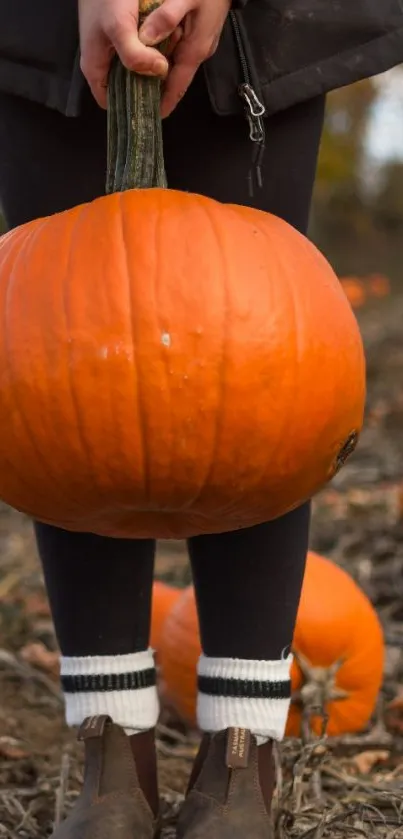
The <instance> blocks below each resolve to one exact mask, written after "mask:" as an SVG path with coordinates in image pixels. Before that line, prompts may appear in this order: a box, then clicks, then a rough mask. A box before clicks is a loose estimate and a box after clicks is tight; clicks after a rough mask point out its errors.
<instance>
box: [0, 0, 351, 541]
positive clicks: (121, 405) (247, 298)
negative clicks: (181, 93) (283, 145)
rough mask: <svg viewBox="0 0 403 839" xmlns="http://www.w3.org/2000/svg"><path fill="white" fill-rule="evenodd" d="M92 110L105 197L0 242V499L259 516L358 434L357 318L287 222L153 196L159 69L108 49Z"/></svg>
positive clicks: (322, 473) (79, 514)
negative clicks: (143, 72) (133, 63)
mask: <svg viewBox="0 0 403 839" xmlns="http://www.w3.org/2000/svg"><path fill="white" fill-rule="evenodd" d="M151 5H152V4H151ZM147 6H150V3H149V2H148V4H147V3H146V4H145V5H144V4H143V12H144V11H147V8H146V7H147ZM108 117H109V129H108V136H109V146H108V177H107V191H108V194H107V195H106V196H104V197H101V198H99V199H97V200H95V201H93V202H92V203H89V204H85V205H82V206H78V207H75V208H73V209H71V210H69V211H67V212H62V213H59V214H56V215H54V216H52V217H50V218H45V219H39V220H35V221H33V222H30V223H28V224H25V225H23V226H21V227H19V228H17V229H15V230H13V231H11V232H9V233H7V234H6V235H5V236H3V238H2V239H1V240H0V313H1V318H2V328H1V330H0V371H1V400H0V428H1V435H0V498H1V499H3V500H4V501H6V502H7V503H8V504H10V505H11V506H13V507H16V508H17V509H19V510H21V511H23V512H25V513H27V514H29V515H30V516H32V517H34V518H36V519H39V520H41V521H43V522H48V523H51V524H54V525H57V526H59V527H63V528H65V529H67V530H77V531H90V532H93V533H98V534H104V535H108V536H115V537H137V538H149V537H152V538H184V537H189V536H192V535H193V536H194V535H197V534H201V533H217V532H222V531H229V530H235V529H237V528H241V527H247V526H250V525H253V524H257V523H259V522H263V521H267V520H269V519H272V518H275V517H277V516H279V515H281V514H283V513H285V512H286V511H288V510H290V509H292V508H294V507H296V506H298V505H299V504H300V503H301V502H303V501H304V500H305V499H308V498H310V497H311V496H312V495H313V494H314V493H315V492H316V491H317V490H318V489H319V488H320V487H321V486H322V485H323V484H324V483H325V482H326V481H328V480H329V479H331V478H332V476H333V475H334V474H335V472H336V471H337V470H338V469H339V468H340V466H341V465H342V464H343V462H344V460H345V458H346V457H347V456H348V454H349V453H350V452H351V451H352V450H353V448H354V446H355V444H356V441H357V437H358V435H359V432H360V429H361V426H362V420H363V409H364V396H365V370H364V355H363V348H362V342H361V338H360V334H359V330H358V326H357V324H356V321H355V319H354V316H353V314H352V312H351V310H350V307H349V306H348V303H347V301H346V298H345V295H344V293H343V291H342V289H341V288H340V285H339V282H338V280H337V278H336V276H335V274H334V272H333V271H332V269H331V267H330V266H329V264H328V263H327V261H326V260H325V258H324V257H323V256H322V255H321V254H320V253H319V252H318V250H317V249H316V247H315V246H314V245H313V244H311V243H310V242H309V241H308V240H307V239H306V238H305V237H304V236H302V235H301V234H300V233H298V232H297V231H296V230H294V229H293V228H292V227H290V226H289V225H288V224H286V223H285V222H284V221H282V220H280V219H279V218H276V217H275V216H273V215H269V214H265V213H263V212H260V211H257V210H253V209H251V208H249V207H240V206H230V205H222V204H220V203H218V202H216V201H213V200H210V199H208V198H204V197H201V196H199V195H192V194H188V193H185V192H183V193H182V192H177V191H174V190H168V189H165V188H163V187H164V186H165V175H164V167H163V157H162V146H161V121H160V118H159V82H158V80H156V79H152V78H150V77H148V78H146V77H140V76H136V75H135V74H133V73H130V72H128V71H126V70H125V69H124V68H123V67H122V65H121V64H120V62H119V61H118V60H116V61H115V62H114V64H113V69H112V72H111V76H110V82H109V111H108ZM127 125H129V126H130V127H132V126H134V130H132V129H131V130H130V131H127ZM132 187H136V188H132ZM146 187H154V188H153V189H151V188H146Z"/></svg>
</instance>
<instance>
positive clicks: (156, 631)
mask: <svg viewBox="0 0 403 839" xmlns="http://www.w3.org/2000/svg"><path fill="white" fill-rule="evenodd" d="M181 593H182V592H181V590H180V589H178V588H174V587H173V586H169V585H167V583H164V582H162V581H161V580H156V581H155V582H154V584H153V599H152V608H151V634H150V647H151V648H152V649H153V650H155V651H156V653H157V655H158V652H159V649H160V646H161V642H162V640H163V626H164V624H165V621H166V619H167V617H168V615H169V614H170V612H171V611H172V609H173V607H174V604H175V603H176V601H177V600H178V599H179V597H180V596H181Z"/></svg>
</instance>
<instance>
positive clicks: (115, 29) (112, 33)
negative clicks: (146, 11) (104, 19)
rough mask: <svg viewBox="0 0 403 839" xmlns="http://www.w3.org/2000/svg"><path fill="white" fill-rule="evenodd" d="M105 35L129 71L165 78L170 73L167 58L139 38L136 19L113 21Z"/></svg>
mask: <svg viewBox="0 0 403 839" xmlns="http://www.w3.org/2000/svg"><path fill="white" fill-rule="evenodd" d="M105 34H106V36H107V37H108V38H109V39H110V41H111V43H112V44H113V46H114V47H115V50H116V52H117V54H118V56H119V58H120V60H121V62H122V64H124V65H125V67H127V68H128V69H129V70H135V71H136V73H142V74H144V75H150V76H161V77H162V78H164V76H166V74H167V72H168V62H167V60H166V58H164V56H163V55H161V53H160V52H159V50H157V49H153V47H150V46H145V44H143V43H142V42H141V41H140V40H139V37H138V34H137V29H136V27H135V25H134V19H133V18H132V19H131V21H129V20H124V21H116V20H113V21H111V22H110V23H109V24H106V25H105Z"/></svg>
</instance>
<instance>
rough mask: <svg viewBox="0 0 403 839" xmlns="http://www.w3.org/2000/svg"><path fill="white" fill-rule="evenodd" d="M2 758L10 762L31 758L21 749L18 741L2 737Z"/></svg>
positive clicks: (0, 752)
mask: <svg viewBox="0 0 403 839" xmlns="http://www.w3.org/2000/svg"><path fill="white" fill-rule="evenodd" d="M0 757H5V758H7V759H8V760H22V759H23V758H25V757H29V753H28V752H26V751H25V750H24V749H22V748H21V745H20V743H19V742H18V740H14V738H13V737H0Z"/></svg>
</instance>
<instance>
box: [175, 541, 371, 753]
mask: <svg viewBox="0 0 403 839" xmlns="http://www.w3.org/2000/svg"><path fill="white" fill-rule="evenodd" d="M293 651H294V653H295V655H296V659H295V661H294V662H293V665H292V671H291V679H292V689H293V704H292V705H291V708H290V713H289V718H288V723H287V731H286V733H287V735H289V736H298V735H299V734H300V733H301V717H302V714H301V711H302V708H303V707H305V708H306V710H307V711H309V710H312V707H313V706H316V707H318V706H319V707H321V708H322V707H323V708H325V710H326V712H327V714H328V716H329V718H328V725H327V733H328V734H329V735H336V734H341V733H343V732H347V731H359V730H360V729H362V728H363V727H364V726H365V725H366V723H367V722H368V720H369V718H370V716H371V714H372V712H373V710H374V707H375V703H376V699H377V696H378V692H379V689H380V686H381V682H382V675H383V655H384V645H383V635H382V630H381V627H380V624H379V620H378V617H377V615H376V612H375V610H374V609H373V607H372V605H371V603H370V602H369V600H368V598H367V597H366V595H365V594H364V593H363V592H362V591H361V589H360V588H359V587H358V586H357V584H356V583H355V582H354V580H353V579H352V578H351V577H350V576H349V575H348V574H347V573H346V572H345V571H343V569H341V568H340V567H339V566H338V565H335V564H334V563H333V562H331V561H330V560H328V559H325V558H324V557H321V556H318V555H317V554H315V553H312V552H310V553H309V554H308V560H307V566H306V572H305V578H304V584H303V589H302V597H301V603H300V607H299V610H298V617H297V624H296V629H295V634H294V641H293ZM199 655H200V640H199V629H198V622H197V613H196V604H195V598H194V592H193V587H189V588H187V589H186V590H185V591H184V592H183V594H182V595H181V597H180V598H179V599H178V601H177V603H176V604H175V606H174V607H173V609H172V612H171V613H170V615H169V616H168V618H167V620H166V623H165V626H164V638H163V642H162V644H161V648H160V664H161V671H162V678H163V682H164V698H166V701H167V702H168V703H169V704H170V705H171V706H172V707H173V708H174V709H175V710H176V712H177V713H178V715H179V716H180V717H181V718H182V719H183V720H184V721H185V722H187V723H188V724H190V725H195V721H196V666H197V660H198V657H199ZM298 659H299V661H300V665H298V663H297V660H298ZM310 723H311V727H312V729H313V730H314V731H316V732H317V733H319V732H320V731H321V729H322V725H323V723H322V718H321V717H315V716H311V719H310Z"/></svg>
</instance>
